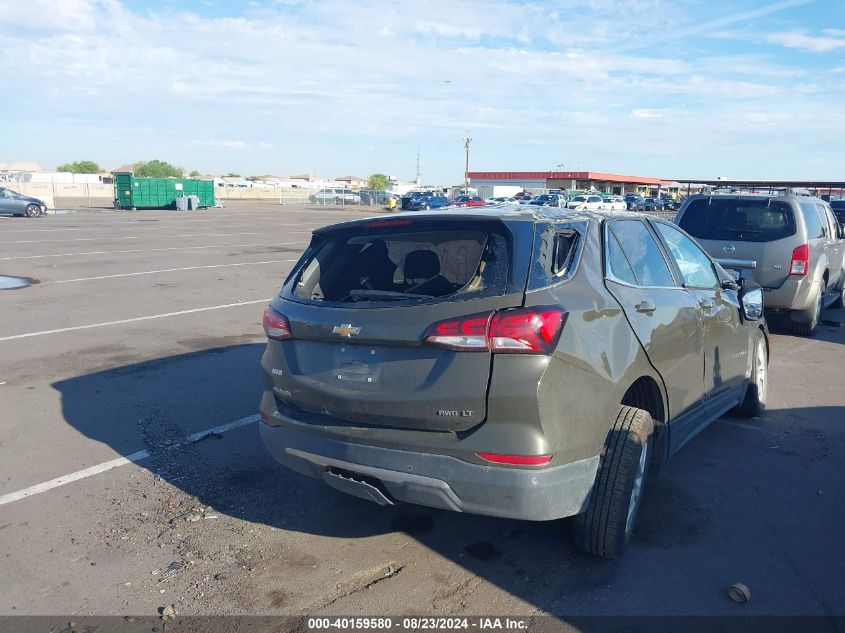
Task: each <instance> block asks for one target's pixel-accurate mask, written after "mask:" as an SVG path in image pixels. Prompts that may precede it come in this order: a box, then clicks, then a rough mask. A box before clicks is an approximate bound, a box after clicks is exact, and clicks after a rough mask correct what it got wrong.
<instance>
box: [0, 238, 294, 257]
mask: <svg viewBox="0 0 845 633" xmlns="http://www.w3.org/2000/svg"><path fill="white" fill-rule="evenodd" d="M303 244H304V242H273V243H272V244H214V245H212V246H168V247H166V248H131V249H127V250H122V251H87V252H82V253H54V254H52V255H13V256H11V257H0V261H8V260H10V259H44V258H46V257H76V256H79V255H122V254H124V253H153V252H158V251H193V250H200V249H209V248H244V247H246V246H252V247H256V246H297V245H303Z"/></svg>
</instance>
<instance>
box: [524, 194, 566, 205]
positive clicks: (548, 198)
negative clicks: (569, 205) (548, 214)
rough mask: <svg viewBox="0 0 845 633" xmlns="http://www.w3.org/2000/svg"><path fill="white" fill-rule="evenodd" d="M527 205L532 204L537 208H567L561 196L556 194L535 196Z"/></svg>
mask: <svg viewBox="0 0 845 633" xmlns="http://www.w3.org/2000/svg"><path fill="white" fill-rule="evenodd" d="M526 204H530V205H533V206H537V207H561V206H565V202H564V201H563V200H562V199H561V196H560V195H559V194H556V193H543V194H540V195H539V196H534V197H533V198H531V200H529V201H528V202H527V203H526Z"/></svg>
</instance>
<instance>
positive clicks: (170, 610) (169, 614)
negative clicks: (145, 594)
mask: <svg viewBox="0 0 845 633" xmlns="http://www.w3.org/2000/svg"><path fill="white" fill-rule="evenodd" d="M158 612H159V614H161V621H162V622H167V621H168V620H172V619H173V618H175V617H176V616H177V615H178V612H177V611H176V605H175V604H171V605H170V606H169V607H160V608H159V610H158Z"/></svg>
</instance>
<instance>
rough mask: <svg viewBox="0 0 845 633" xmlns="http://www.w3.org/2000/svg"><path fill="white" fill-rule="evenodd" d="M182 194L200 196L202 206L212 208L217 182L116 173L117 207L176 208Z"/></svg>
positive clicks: (115, 194)
mask: <svg viewBox="0 0 845 633" xmlns="http://www.w3.org/2000/svg"><path fill="white" fill-rule="evenodd" d="M179 196H197V197H198V198H199V200H200V202H199V206H200V207H213V206H214V181H213V180H199V179H197V178H137V177H136V176H135V175H134V174H132V173H131V172H118V173H115V174H114V206H115V208H117V209H175V208H176V198H178V197H179Z"/></svg>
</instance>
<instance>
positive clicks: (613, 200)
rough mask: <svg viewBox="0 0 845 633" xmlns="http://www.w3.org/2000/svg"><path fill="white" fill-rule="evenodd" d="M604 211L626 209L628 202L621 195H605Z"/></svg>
mask: <svg viewBox="0 0 845 633" xmlns="http://www.w3.org/2000/svg"><path fill="white" fill-rule="evenodd" d="M604 210H605V211H627V210H628V203H627V202H625V200H624V199H623V198H622V197H621V196H605V197H604Z"/></svg>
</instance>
